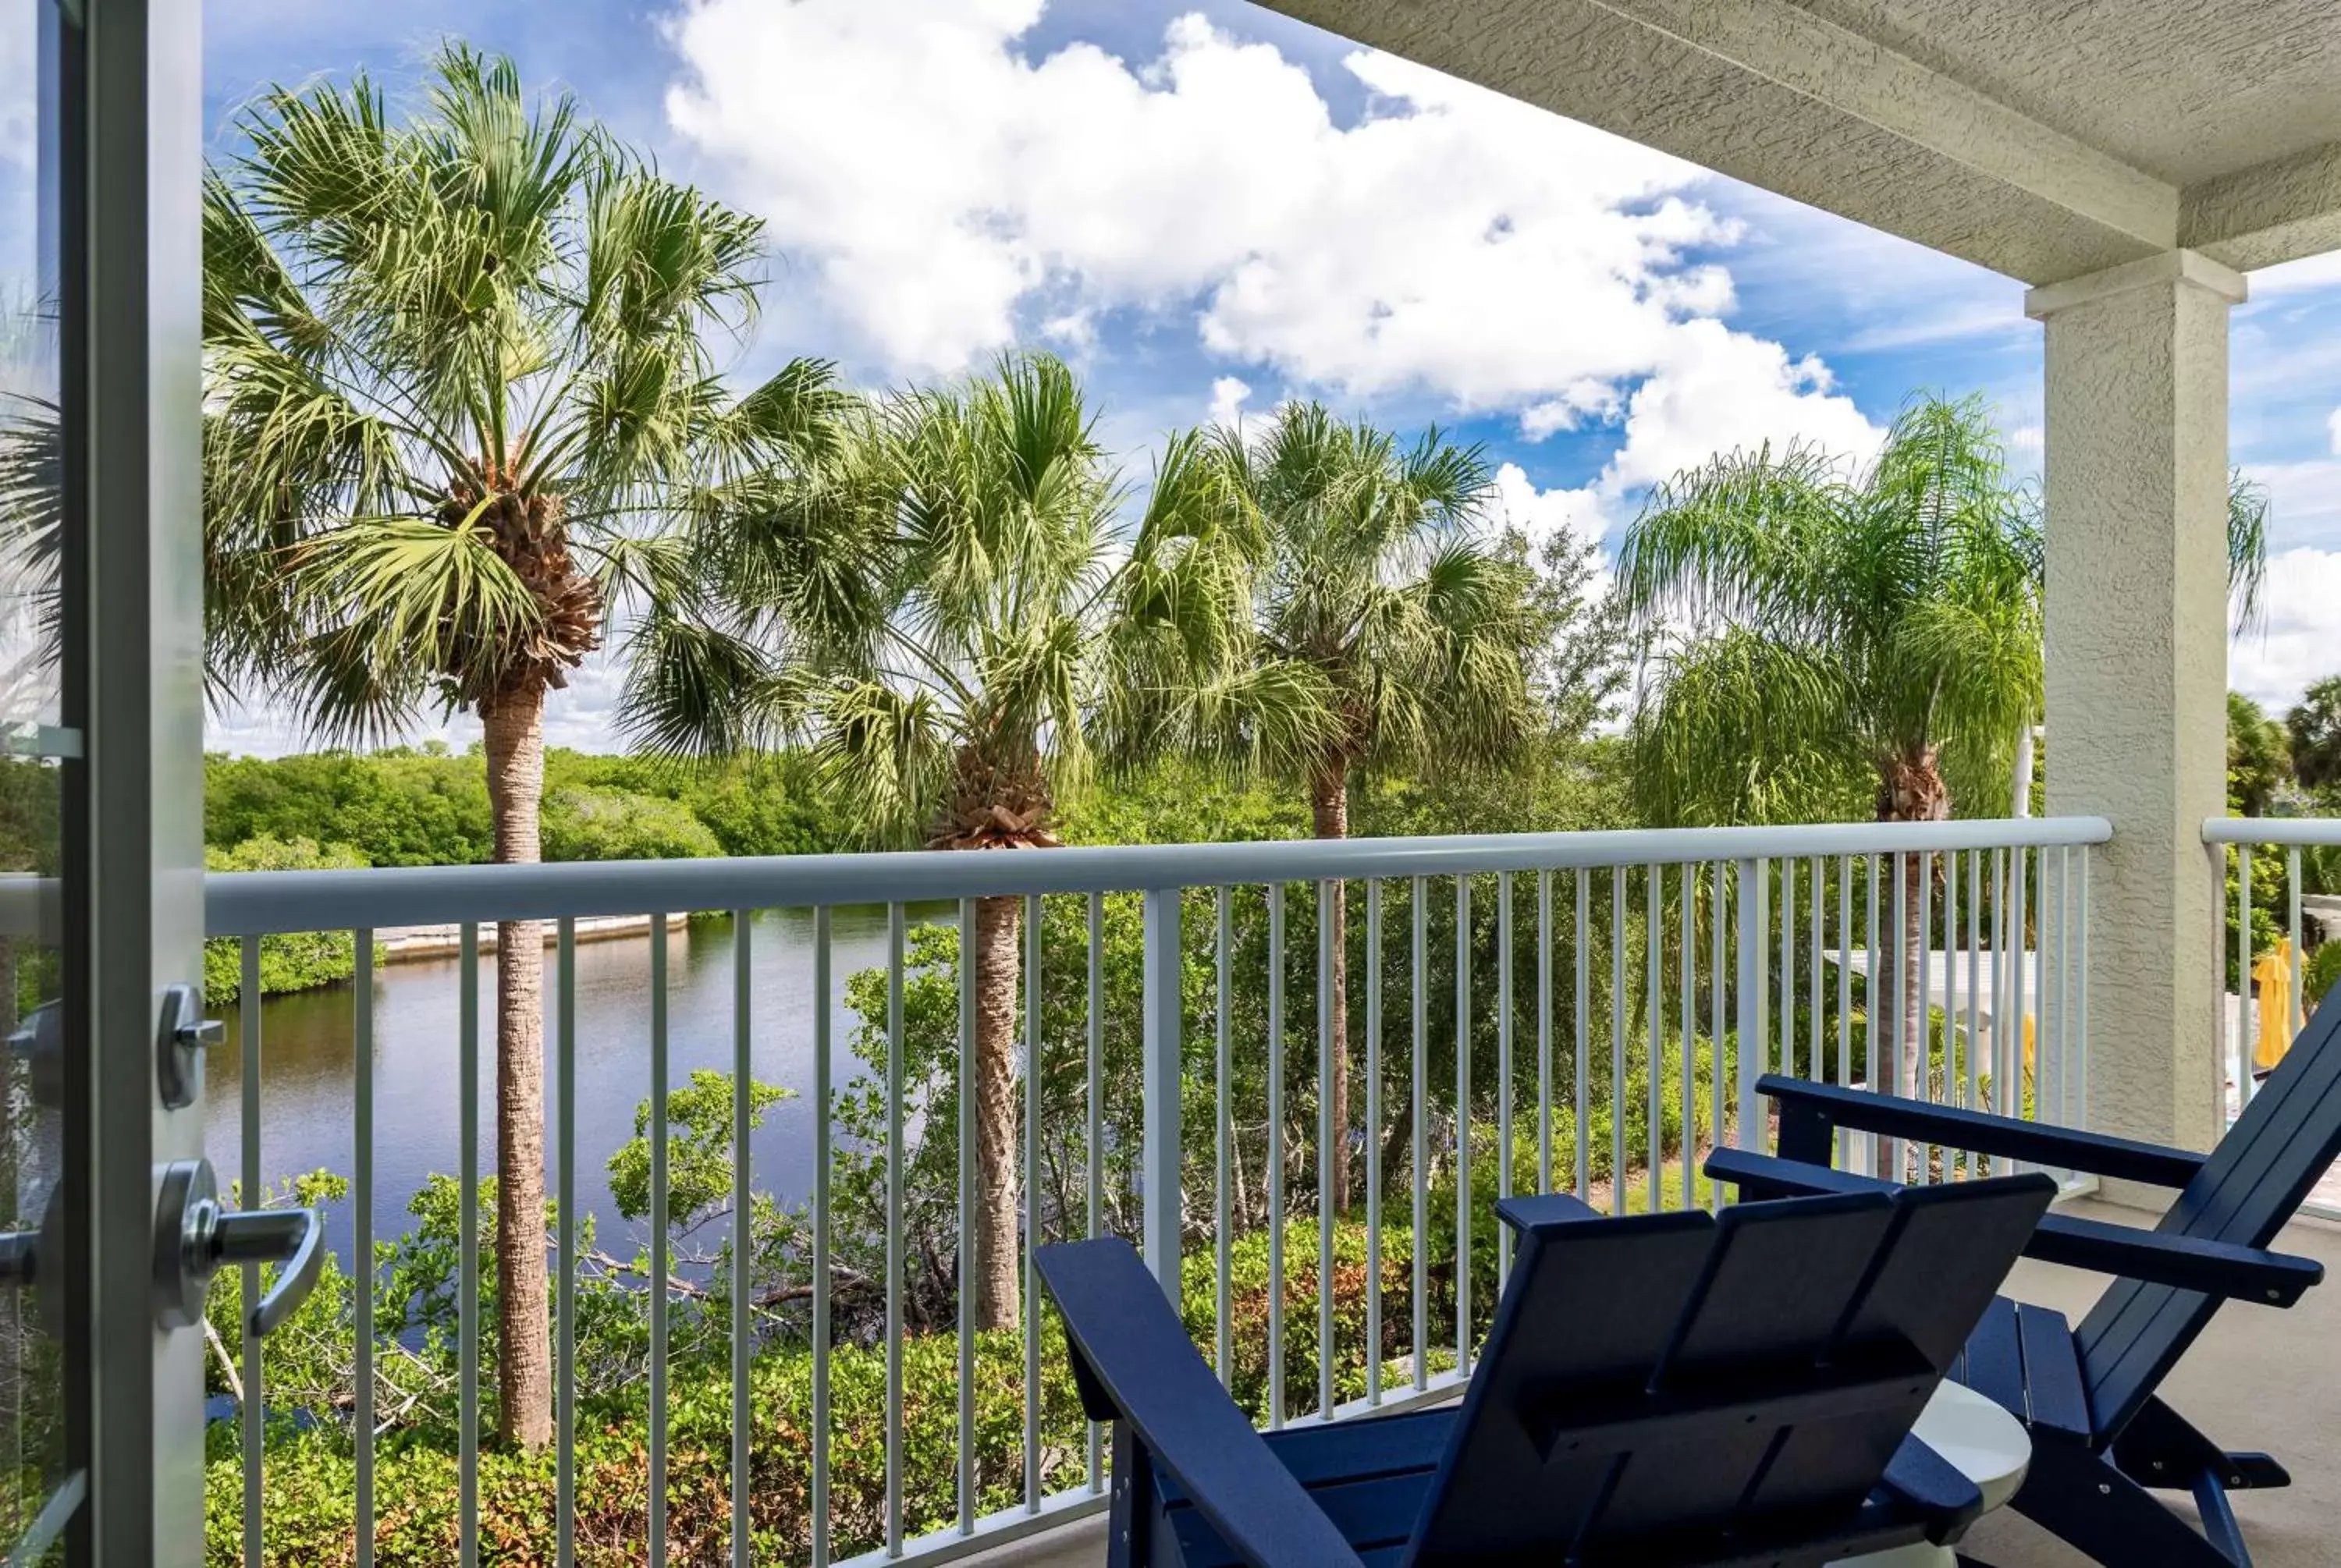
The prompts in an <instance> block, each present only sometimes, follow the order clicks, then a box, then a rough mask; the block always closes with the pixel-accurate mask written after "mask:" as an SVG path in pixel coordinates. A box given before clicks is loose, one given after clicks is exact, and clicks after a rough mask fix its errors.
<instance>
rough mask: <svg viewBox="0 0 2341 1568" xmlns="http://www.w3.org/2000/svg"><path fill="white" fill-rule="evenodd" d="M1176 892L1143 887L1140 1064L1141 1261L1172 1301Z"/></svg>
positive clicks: (1175, 1284) (1176, 1173)
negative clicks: (1142, 1111)
mask: <svg viewBox="0 0 2341 1568" xmlns="http://www.w3.org/2000/svg"><path fill="white" fill-rule="evenodd" d="M1180 893H1181V889H1180V888H1148V889H1147V890H1146V894H1145V905H1146V949H1145V959H1144V966H1143V973H1144V981H1145V998H1144V1004H1143V1005H1144V1010H1145V1027H1144V1032H1143V1037H1142V1043H1141V1052H1142V1056H1141V1076H1142V1077H1143V1078H1144V1080H1145V1082H1144V1093H1145V1096H1146V1105H1145V1123H1144V1125H1145V1145H1144V1148H1143V1151H1142V1154H1141V1170H1142V1172H1143V1179H1144V1184H1145V1185H1144V1192H1143V1195H1142V1197H1141V1209H1140V1219H1141V1226H1143V1232H1144V1240H1145V1244H1146V1266H1147V1268H1148V1269H1149V1270H1150V1271H1151V1272H1152V1274H1153V1275H1154V1277H1155V1279H1156V1280H1157V1281H1158V1282H1160V1283H1161V1286H1162V1294H1163V1295H1167V1296H1169V1297H1170V1305H1172V1306H1173V1307H1176V1306H1178V1305H1180V1299H1179V1295H1180V1292H1179V1227H1180V1214H1179V1196H1180V1190H1179V1182H1180V1168H1179V1159H1180V1156H1179V1110H1180V1026H1181V1022H1182V1020H1181V1017H1180V978H1181V975H1182V966H1181V963H1180V952H1179V901H1180Z"/></svg>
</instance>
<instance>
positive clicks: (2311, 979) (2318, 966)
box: [2300, 942, 2341, 1010]
mask: <svg viewBox="0 0 2341 1568" xmlns="http://www.w3.org/2000/svg"><path fill="white" fill-rule="evenodd" d="M2336 984H2341V942H2327V943H2326V944H2325V945H2324V946H2323V947H2321V948H2317V949H2316V951H2315V952H2313V953H2311V954H2309V955H2308V965H2307V967H2306V968H2304V969H2302V970H2301V972H2300V998H2301V1006H2302V1007H2306V1008H2309V1009H2312V1010H2313V1009H2315V1007H2316V1004H2317V1003H2319V1002H2321V1001H2323V1000H2324V999H2325V998H2326V997H2327V996H2329V995H2331V994H2332V991H2333V987H2335V986H2336Z"/></svg>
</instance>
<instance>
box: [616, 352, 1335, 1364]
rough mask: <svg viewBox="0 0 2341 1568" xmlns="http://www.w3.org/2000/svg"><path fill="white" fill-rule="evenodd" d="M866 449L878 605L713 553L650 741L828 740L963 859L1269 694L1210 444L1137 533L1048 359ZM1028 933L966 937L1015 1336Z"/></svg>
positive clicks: (976, 1068)
mask: <svg viewBox="0 0 2341 1568" xmlns="http://www.w3.org/2000/svg"><path fill="white" fill-rule="evenodd" d="M849 447H850V453H849V456H848V457H847V459H846V460H845V461H843V462H842V463H841V464H839V465H838V466H837V467H836V468H835V469H834V471H832V474H831V475H830V478H829V480H828V482H827V483H826V484H825V485H824V487H823V488H822V491H821V501H820V503H819V504H820V505H821V506H822V507H823V508H825V509H828V510H832V511H834V512H835V513H836V514H837V515H839V516H841V517H846V518H852V519H854V520H856V526H857V527H858V528H859V529H860V532H859V534H858V535H857V536H856V540H855V542H854V545H853V548H852V553H851V554H850V556H849V557H847V558H846V559H848V560H849V561H850V564H848V565H845V566H841V567H838V568H837V569H836V570H838V571H840V572H841V573H842V574H848V575H852V576H854V577H855V578H856V579H857V580H858V581H860V582H861V583H862V584H863V587H864V590H866V591H867V592H868V593H869V594H870V595H871V598H872V605H873V612H872V614H871V615H870V616H868V617H867V618H865V619H863V620H859V621H857V622H854V623H852V624H851V625H846V624H843V623H842V622H834V623H832V624H829V625H826V626H812V625H809V624H808V623H807V621H806V620H805V619H804V618H803V617H802V616H801V615H798V614H797V613H796V612H795V610H794V609H793V608H792V607H791V606H788V605H784V604H779V603H776V602H775V601H774V600H772V597H771V596H772V590H773V589H774V588H775V586H776V585H777V584H776V580H775V578H774V576H773V574H772V573H770V572H769V571H765V570H764V569H763V568H762V564H761V563H760V562H759V561H757V560H756V559H755V558H754V557H753V555H752V553H745V554H742V555H740V556H737V557H734V558H732V559H725V558H722V557H713V558H711V559H710V560H709V561H707V562H706V571H707V576H708V580H709V586H708V588H707V590H706V591H705V592H704V593H703V594H702V595H701V596H700V598H699V600H698V601H697V606H696V609H695V610H694V611H693V612H692V613H673V614H662V615H659V616H655V617H653V618H652V620H650V621H649V622H648V623H647V624H646V627H645V632H644V638H645V648H646V650H647V655H646V657H644V658H643V659H642V660H639V661H638V662H637V663H636V664H635V665H634V667H633V673H632V677H631V679H630V680H629V683H628V687H627V690H626V696H625V702H624V717H625V722H626V723H627V725H628V726H629V729H630V730H631V732H632V733H633V735H634V736H635V737H636V738H637V739H639V740H640V741H642V742H643V743H644V744H645V745H647V746H649V747H650V748H652V749H656V750H660V751H665V752H671V753H679V754H686V755H704V754H710V753H722V752H725V751H731V750H736V749H744V748H751V747H754V746H757V745H760V744H764V743H768V742H769V741H771V740H772V739H778V738H781V737H784V736H785V737H793V738H797V739H805V740H809V741H810V742H811V743H812V748H813V753H814V757H815V759H816V760H817V762H818V764H819V766H820V767H821V768H822V770H823V772H824V773H825V775H826V776H827V779H828V780H829V782H830V785H831V788H832V796H831V798H832V799H835V800H837V801H839V802H840V803H841V804H842V808H843V809H845V810H846V811H848V812H850V813H852V817H853V819H854V821H855V825H856V826H857V827H858V828H859V829H861V832H862V836H863V837H864V838H865V839H868V840H869V841H871V842H872V843H875V844H888V843H892V844H921V845H923V846H925V847H926V848H928V849H937V850H997V849H1045V848H1048V847H1051V846H1053V845H1055V844H1056V843H1057V842H1058V840H1057V838H1056V836H1055V833H1054V830H1053V814H1054V809H1055V806H1056V803H1057V800H1058V799H1059V797H1060V796H1061V794H1062V793H1064V792H1065V791H1067V790H1068V789H1075V788H1078V787H1079V786H1080V785H1081V782H1082V781H1083V779H1085V778H1086V777H1087V776H1088V775H1089V773H1090V772H1091V769H1092V767H1093V765H1094V762H1095V759H1096V756H1097V749H1096V748H1094V747H1093V746H1092V744H1091V732H1092V730H1093V729H1096V728H1098V727H1100V726H1107V727H1110V728H1112V729H1114V730H1115V732H1116V733H1117V734H1119V735H1121V736H1122V737H1124V738H1125V739H1130V738H1134V737H1137V736H1139V735H1141V733H1142V734H1143V736H1144V737H1145V741H1144V744H1147V745H1162V744H1179V745H1181V746H1194V747H1200V746H1203V745H1205V744H1210V743H1228V742H1226V741H1225V739H1224V737H1225V735H1226V731H1227V729H1228V726H1227V724H1226V723H1225V722H1223V721H1222V719H1221V715H1222V714H1224V713H1225V712H1228V711H1230V710H1238V709H1242V708H1244V707H1245V706H1246V698H1245V693H1246V691H1247V690H1250V688H1251V687H1252V686H1254V685H1256V684H1257V682H1254V681H1253V680H1251V678H1250V674H1249V671H1248V670H1246V669H1245V668H1244V666H1243V661H1242V659H1241V654H1240V648H1239V646H1238V642H1239V639H1240V632H1241V627H1242V620H1241V607H1242V599H1241V587H1242V584H1243V582H1244V581H1245V580H1244V574H1243V561H1244V559H1245V554H1244V545H1243V541H1242V540H1241V539H1240V537H1239V536H1238V535H1237V534H1236V533H1235V532H1234V531H1230V530H1229V529H1228V528H1227V527H1226V526H1225V525H1224V521H1223V519H1224V516H1225V513H1226V511H1227V508H1226V507H1225V505H1224V504H1223V503H1222V501H1220V499H1218V497H1217V493H1216V486H1217V482H1218V481H1217V475H1216V472H1215V471H1214V469H1213V468H1212V467H1211V465H1210V464H1209V463H1207V462H1204V461H1200V451H1199V443H1198V442H1196V441H1195V440H1194V439H1193V438H1191V437H1188V438H1182V439H1179V440H1174V441H1173V442H1171V443H1170V447H1169V448H1168V449H1167V450H1166V452H1164V454H1163V456H1162V458H1161V461H1160V463H1159V465H1158V469H1157V471H1156V474H1155V478H1154V483H1153V486H1152V489H1151V493H1150V495H1149V498H1148V500H1147V502H1146V504H1145V506H1144V508H1143V510H1142V512H1141V515H1140V517H1139V518H1138V520H1137V521H1136V525H1135V530H1134V532H1132V533H1131V534H1130V536H1129V537H1127V538H1124V537H1122V531H1121V529H1120V528H1119V526H1118V524H1117V513H1118V505H1119V502H1120V500H1121V493H1120V491H1119V489H1118V486H1117V483H1116V481H1115V478H1114V475H1113V474H1112V472H1111V470H1110V468H1109V466H1108V464H1107V461H1106V457H1105V453H1104V452H1103V450H1102V449H1101V447H1100V446H1099V444H1098V442H1097V439H1096V435H1095V432H1094V430H1093V428H1092V417H1091V414H1090V412H1089V411H1088V410H1087V408H1086V407H1085V405H1084V403H1083V401H1082V397H1081V390H1080V388H1079V386H1078V385H1077V384H1076V383H1075V382H1074V379H1073V376H1072V374H1071V372H1070V371H1068V370H1067V369H1066V368H1065V366H1064V365H1062V364H1061V363H1060V362H1057V361H1056V360H1054V359H1051V358H1048V357H1046V356H1039V355H1035V356H1029V357H1020V358H1014V359H1010V360H1007V361H1003V362H1001V364H1000V365H999V366H998V367H997V369H996V370H995V371H994V372H992V373H991V374H990V375H987V376H984V377H981V378H979V379H976V380H974V381H971V382H967V383H966V384H963V385H958V386H951V387H945V388H941V389H934V390H921V391H909V392H900V393H897V394H895V395H892V396H890V397H887V398H885V399H883V400H882V401H881V402H878V403H877V404H876V405H874V406H873V407H871V408H869V409H868V410H866V411H865V412H864V413H863V414H862V416H861V418H860V419H859V420H858V421H857V423H856V426H855V430H854V433H853V439H852V441H851V442H850V443H849ZM1125 546H1126V547H1127V548H1126V549H1125V548H1123V547H1125ZM1304 710H1305V704H1304ZM1206 737H1220V738H1222V739H1220V740H1219V741H1216V742H1213V741H1207V740H1206V739H1205V738H1206ZM1022 918H1023V911H1022V901H1021V899H1019V898H983V899H979V900H978V901H977V904H976V909H975V923H974V928H973V929H971V930H967V931H962V932H961V954H962V958H961V961H962V962H966V963H972V964H973V965H974V966H975V987H976V999H977V1012H976V1017H975V1019H974V1026H975V1057H974V1060H973V1061H972V1062H971V1064H969V1067H970V1069H971V1070H970V1073H969V1077H968V1079H967V1080H966V1084H965V1087H963V1089H962V1092H964V1093H970V1094H971V1095H972V1096H973V1097H974V1102H975V1104H974V1111H975V1147H974V1150H973V1154H974V1167H975V1184H976V1212H975V1215H974V1216H973V1218H974V1230H975V1245H976V1255H975V1256H974V1258H973V1259H971V1260H969V1262H968V1264H967V1265H966V1268H965V1272H964V1273H963V1275H962V1276H961V1278H962V1287H963V1288H971V1289H972V1290H973V1292H974V1307H975V1314H976V1320H977V1322H978V1323H979V1324H980V1325H983V1326H986V1327H993V1328H1008V1327H1013V1326H1014V1325H1016V1324H1017V1323H1018V1322H1019V1321H1020V1317H1019V1295H1020V1280H1019V1275H1020V1268H1019V1258H1020V1256H1021V1253H1020V1251H1019V1247H1018V1231H1017V1225H1018V1217H1017V1216H1018V1184H1017V1169H1016V1118H1017V1109H1016V1092H1015V1086H1016V1073H1017V1040H1018V1028H1017V1015H1016V998H1017V989H1018V981H1019V976H1020V971H1021V960H1020V957H1019V949H1018V940H1019V935H1020V932H1021V925H1022Z"/></svg>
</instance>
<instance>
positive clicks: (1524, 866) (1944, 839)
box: [0, 817, 2113, 937]
mask: <svg viewBox="0 0 2341 1568" xmlns="http://www.w3.org/2000/svg"><path fill="white" fill-rule="evenodd" d="M2112 831H2113V829H2112V828H2111V826H2110V824H2108V823H2107V821H2106V819H2103V818H2101V817H2038V818H2022V819H1974V820H1966V821H1952V822H1861V823H1828V824H1823V825H1819V826H1813V827H1797V828H1686V829H1631V830H1622V831H1612V832H1599V833H1512V834H1485V835H1472V836H1453V837H1444V838H1420V839H1338V840H1324V839H1300V840H1290V839H1286V840H1276V841H1270V842H1264V843H1239V844H1147V845H1115V846H1101V847H1096V848H1080V849H1050V850H1045V851H1041V852H1031V851H1014V852H986V853H976V854H967V853H945V852H939V851H935V850H907V851H895V852H888V853H880V854H866V855H790V856H775V857H770V858H742V859H709V860H616V861H611V860H603V861H573V862H569V863H566V864H562V865H553V866H428V867H407V868H374V869H369V870H355V871H232V872H218V873H214V874H213V875H211V876H208V877H206V878H204V917H205V919H204V924H205V926H206V928H207V929H208V931H209V933H210V934H211V935H212V936H214V937H245V936H265V935H269V934H272V933H275V932H283V931H336V930H350V929H353V928H360V927H364V928H374V929H384V928H391V927H398V926H428V925H441V924H445V923H448V922H451V921H458V920H476V921H480V922H483V923H485V922H489V921H494V920H544V919H554V918H561V917H563V916H575V917H581V918H583V917H591V916H596V915H638V914H643V913H651V912H664V913H679V912H682V911H688V910H694V909H768V908H812V907H814V906H818V905H824V904H831V905H835V904H882V903H894V902H902V903H913V902H918V901H921V900H927V899H956V898H994V897H1000V896H1003V895H1023V894H1031V893H1093V892H1122V891H1131V890H1137V889H1142V888H1180V887H1190V888H1191V887H1221V886H1230V885H1239V884H1245V883H1261V882H1310V881H1317V880H1320V879H1324V878H1391V877H1427V876H1456V875H1461V874H1470V873H1479V872H1490V871H1544V870H1562V869H1568V868H1573V867H1593V866H1642V865H1679V864H1684V863H1687V862H1697V861H1709V860H1742V859H1759V858H1803V857H1808V856H1831V855H1867V854H1890V853H1893V852H1895V851H1898V850H1904V851H1914V852H1915V851H1918V850H1922V849H1923V850H1936V851H1943V850H1956V849H2012V848H2017V847H2024V848H2037V847H2044V846H2046V847H2054V846H2058V845H2080V844H2101V843H2103V842H2105V841H2106V839H2108V838H2109V837H2111V836H2112ZM0 900H5V895H0ZM0 923H5V922H0Z"/></svg>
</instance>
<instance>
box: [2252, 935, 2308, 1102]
mask: <svg viewBox="0 0 2341 1568" xmlns="http://www.w3.org/2000/svg"><path fill="white" fill-rule="evenodd" d="M2252 981H2253V983H2254V984H2255V985H2256V986H2258V987H2259V988H2260V1037H2259V1040H2258V1043H2257V1044H2256V1045H2255V1046H2253V1047H2252V1065H2253V1066H2254V1067H2257V1068H2258V1069H2259V1070H2260V1071H2261V1072H2264V1073H2265V1072H2269V1071H2272V1070H2274V1068H2275V1067H2276V1064H2277V1063H2278V1062H2280V1061H2282V1060H2284V1053H2285V1052H2286V1051H2287V1050H2289V1049H2290V1048H2291V1047H2292V1037H2294V1036H2295V1035H2296V1034H2298V1033H2300V1031H2301V1030H2302V1029H2304V1028H2306V1027H2308V1017H2307V1015H2306V1014H2305V1013H2304V1012H2302V1011H2301V1009H2300V1007H2298V1006H2297V1005H2296V1004H2295V1003H2294V1001H2293V999H2292V941H2291V939H2290V938H2286V937H2278V938H2276V946H2274V947H2273V948H2269V949H2268V950H2267V956H2266V957H2265V958H2261V959H2260V961H2259V962H2258V963H2256V964H2254V965H2253V966H2252Z"/></svg>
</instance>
